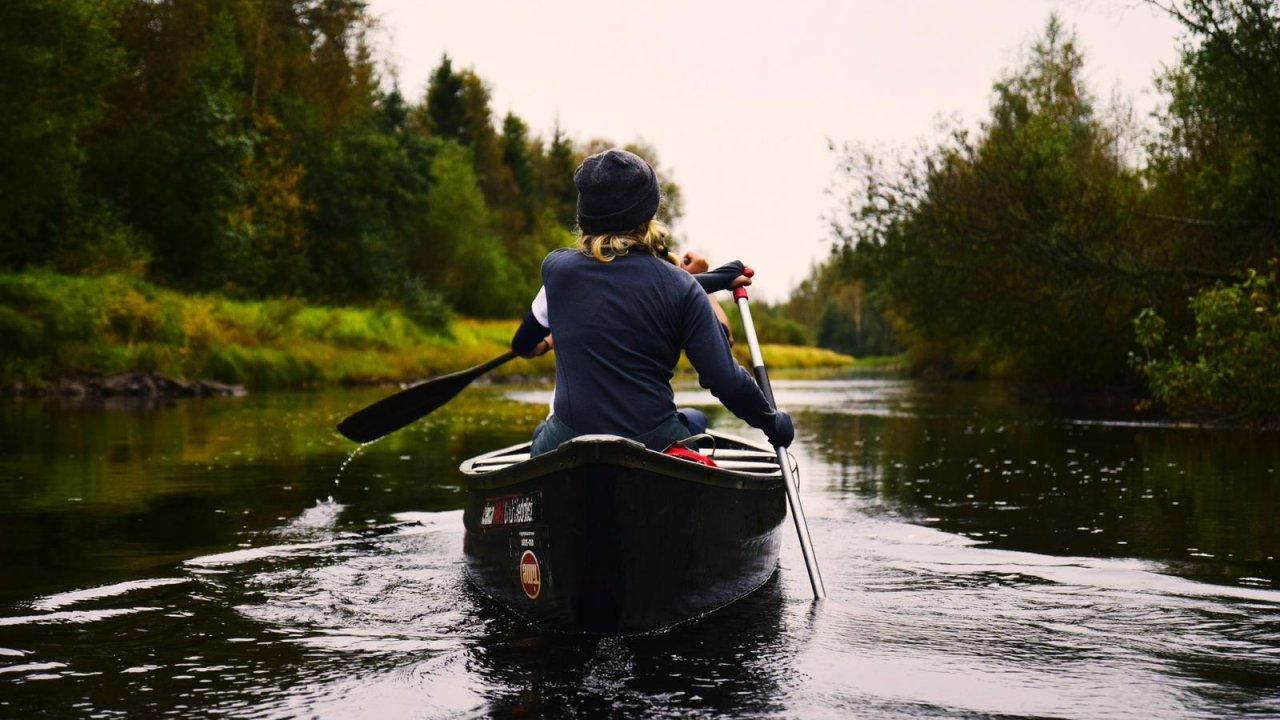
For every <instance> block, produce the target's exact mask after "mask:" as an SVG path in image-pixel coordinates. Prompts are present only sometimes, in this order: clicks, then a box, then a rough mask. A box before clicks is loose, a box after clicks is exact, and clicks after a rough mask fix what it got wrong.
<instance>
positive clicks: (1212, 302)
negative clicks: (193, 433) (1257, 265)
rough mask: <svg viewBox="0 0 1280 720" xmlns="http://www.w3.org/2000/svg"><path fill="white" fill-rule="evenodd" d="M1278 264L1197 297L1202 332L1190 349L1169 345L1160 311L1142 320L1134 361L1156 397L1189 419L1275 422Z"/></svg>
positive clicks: (1279, 374) (1279, 406) (1194, 307)
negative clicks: (1263, 271) (1212, 418)
mask: <svg viewBox="0 0 1280 720" xmlns="http://www.w3.org/2000/svg"><path fill="white" fill-rule="evenodd" d="M1278 267H1280V265H1278V264H1277V263H1276V262H1273V263H1272V264H1271V267H1270V270H1269V272H1267V273H1259V272H1257V271H1255V270H1249V271H1248V274H1247V276H1246V277H1245V279H1244V280H1243V281H1241V282H1239V283H1235V284H1230V285H1224V284H1219V285H1216V286H1214V287H1211V288H1208V289H1205V290H1201V291H1200V292H1199V293H1198V294H1196V296H1195V297H1193V298H1191V311H1192V314H1193V315H1194V317H1195V326H1196V329H1195V333H1194V334H1193V335H1192V336H1191V337H1190V338H1189V339H1188V340H1187V341H1186V343H1185V347H1184V348H1181V349H1179V348H1177V347H1175V346H1173V345H1169V346H1167V347H1162V345H1163V344H1164V342H1165V322H1164V320H1163V318H1161V317H1160V315H1158V314H1157V313H1156V312H1155V311H1154V310H1151V309H1146V310H1143V311H1142V312H1141V313H1139V314H1138V316H1137V317H1136V318H1135V319H1134V330H1135V334H1136V336H1137V340H1138V344H1139V346H1140V347H1141V348H1142V349H1143V352H1144V356H1143V357H1142V358H1137V357H1136V356H1135V357H1134V359H1133V363H1134V365H1135V366H1136V367H1137V368H1138V370H1139V371H1140V372H1141V373H1142V375H1143V377H1144V378H1145V379H1146V381H1147V384H1148V386H1149V387H1150V389H1151V394H1152V396H1153V397H1154V398H1155V399H1156V400H1157V401H1158V402H1159V403H1161V404H1162V405H1164V406H1165V407H1166V408H1167V409H1168V410H1169V411H1170V412H1172V413H1174V414H1176V415H1182V416H1199V417H1214V416H1216V417H1218V418H1221V419H1227V418H1230V419H1245V420H1249V421H1257V422H1267V421H1274V420H1276V419H1278V418H1280V291H1278V290H1277V283H1276V276H1277V268H1278Z"/></svg>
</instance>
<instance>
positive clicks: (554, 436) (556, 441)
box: [529, 408, 707, 456]
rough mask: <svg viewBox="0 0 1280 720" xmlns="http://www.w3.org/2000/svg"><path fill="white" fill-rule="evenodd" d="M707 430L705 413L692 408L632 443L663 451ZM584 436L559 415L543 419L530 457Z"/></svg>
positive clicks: (535, 431)
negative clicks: (673, 444)
mask: <svg viewBox="0 0 1280 720" xmlns="http://www.w3.org/2000/svg"><path fill="white" fill-rule="evenodd" d="M706 431H707V416H706V415H704V414H703V413H702V411H701V410H693V409H691V408H682V409H680V410H677V411H676V414H675V415H672V416H671V418H670V419H668V420H665V421H663V423H662V424H661V425H659V426H658V427H656V428H654V429H652V430H650V431H648V432H646V433H642V434H640V435H637V436H635V437H633V438H631V439H632V440H635V441H636V442H638V443H640V444H642V445H644V446H645V447H647V448H649V449H650V450H657V451H658V452H662V451H663V450H666V449H667V448H668V447H670V446H671V444H672V443H676V442H680V441H681V440H684V439H685V438H687V437H689V436H691V435H699V434H701V433H704V432H706ZM579 435H582V433H580V432H577V431H576V430H574V429H573V428H571V427H569V426H568V425H565V424H564V423H562V422H560V419H559V418H557V417H556V416H555V415H552V416H551V417H549V418H547V419H546V420H543V421H542V423H541V424H540V425H538V427H537V429H536V430H534V431H533V447H532V448H531V449H530V451H529V454H530V455H532V456H536V455H541V454H543V453H549V452H551V451H552V450H555V449H556V448H558V447H560V443H563V442H565V441H567V440H572V439H573V438H576V437H578V436H579Z"/></svg>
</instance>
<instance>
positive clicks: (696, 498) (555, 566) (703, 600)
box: [461, 433, 786, 635]
mask: <svg viewBox="0 0 1280 720" xmlns="http://www.w3.org/2000/svg"><path fill="white" fill-rule="evenodd" d="M711 435H712V437H713V438H714V442H715V447H714V449H711V448H709V447H706V446H703V447H701V448H700V450H701V452H703V453H704V454H706V455H707V456H709V457H711V458H713V459H714V460H715V462H716V464H717V465H718V467H709V466H706V465H701V464H698V463H695V462H691V461H689V460H683V459H678V458H675V457H671V456H669V455H664V454H662V453H658V452H653V451H651V450H647V449H645V448H644V446H643V445H640V444H639V443H636V442H633V441H631V440H626V439H624V438H620V437H616V436H612V435H588V436H584V437H579V438H576V439H574V440H571V441H569V442H567V443H565V444H563V445H561V446H560V448H558V449H557V450H555V451H554V452H550V453H547V454H545V455H540V456H538V457H536V458H532V459H530V458H529V444H528V443H523V444H521V445H514V446H512V447H509V448H503V449H501V450H495V451H493V452H489V453H486V454H484V455H480V456H477V457H474V458H471V459H470V460H467V461H466V462H464V463H462V466H461V470H462V473H463V474H464V475H465V476H466V478H467V484H468V488H467V505H466V510H465V512H464V514H463V523H464V525H465V526H466V536H465V540H464V543H463V550H464V553H465V556H466V571H467V575H468V577H469V578H470V579H471V582H472V583H473V584H474V585H475V586H476V587H477V588H478V589H479V590H480V591H481V592H483V593H484V594H485V595H487V596H489V597H490V598H492V599H493V600H495V601H497V602H498V603H499V604H501V605H502V606H504V607H506V608H508V609H509V610H510V611H512V612H513V613H515V614H516V615H517V616H519V617H520V618H523V619H524V620H525V621H527V622H529V623H531V624H533V625H535V626H537V627H539V628H542V629H547V630H553V631H561V632H569V633H591V634H611V635H612V634H622V635H626V634H634V633H644V632H650V631H656V630H661V629H664V628H668V627H671V626H673V625H676V624H679V623H682V622H685V621H688V620H692V619H694V618H697V617H701V616H703V615H706V614H707V613H710V612H712V611H714V610H716V609H718V608H721V607H724V606H725V605H728V604H729V603H732V602H733V601H734V600H737V599H739V598H741V597H744V596H745V595H748V594H749V593H751V592H752V591H754V590H756V589H757V588H759V587H760V586H761V585H763V584H764V583H765V582H766V581H768V580H769V578H770V577H771V576H772V575H773V573H774V572H775V570H776V569H777V566H778V549H779V545H780V542H781V536H780V527H781V525H782V522H783V520H784V519H785V518H786V495H785V489H784V486H783V480H782V475H781V473H780V471H779V468H778V464H777V460H776V457H775V455H774V453H773V450H772V449H770V448H769V447H767V446H764V445H758V444H755V443H752V442H749V441H747V440H743V439H741V438H737V437H733V436H731V435H726V434H723V433H711Z"/></svg>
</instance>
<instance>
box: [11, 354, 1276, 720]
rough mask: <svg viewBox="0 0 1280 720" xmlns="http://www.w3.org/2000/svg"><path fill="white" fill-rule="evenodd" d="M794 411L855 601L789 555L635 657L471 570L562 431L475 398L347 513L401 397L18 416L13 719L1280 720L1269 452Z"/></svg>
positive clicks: (975, 398)
mask: <svg viewBox="0 0 1280 720" xmlns="http://www.w3.org/2000/svg"><path fill="white" fill-rule="evenodd" d="M778 386H779V387H778V393H779V396H780V400H781V402H782V403H784V404H786V405H787V406H788V407H791V408H794V409H795V410H796V412H795V415H796V418H797V421H798V422H797V425H798V428H799V430H800V438H801V442H800V443H799V445H798V446H797V453H798V455H799V460H800V462H801V464H802V467H803V469H804V472H803V477H802V481H803V483H804V486H803V488H804V492H805V495H806V497H805V504H806V508H807V509H808V510H809V514H810V520H811V523H812V525H813V532H814V539H815V544H816V546H817V548H818V551H819V553H820V558H821V559H822V561H823V569H824V574H825V575H826V577H827V584H828V588H829V589H830V591H831V599H830V600H829V601H828V602H826V603H825V604H823V605H822V606H821V607H818V608H816V609H815V607H814V606H813V605H811V604H810V603H809V602H808V600H807V593H808V590H807V584H806V581H805V579H804V571H803V561H802V560H801V559H800V558H799V555H798V552H797V551H796V549H795V547H794V543H791V542H790V538H788V541H787V542H786V543H785V547H784V557H783V567H782V569H781V571H780V573H779V575H778V576H777V577H776V578H775V579H774V580H773V581H771V582H770V583H769V584H768V585H766V586H765V588H764V589H763V590H762V591H761V592H758V593H756V594H754V595H752V596H751V597H749V598H747V599H746V600H744V601H742V602H740V603H737V604H735V605H733V606H730V607H729V608H726V609H725V610H723V611H721V612H719V613H716V614H713V615H712V616H710V617H708V618H706V619H704V620H701V621H699V622H696V623H692V624H690V625H687V626H684V627H680V628H678V629H676V630H674V631H672V632H669V633H665V634H661V635H656V636H646V637H637V638H625V639H606V640H597V639H582V638H573V637H564V636H554V635H546V634H541V633H538V632H534V631H531V630H529V629H528V628H526V627H524V626H522V625H521V624H519V623H518V622H517V621H515V620H513V619H512V618H511V617H509V616H508V615H506V614H505V613H504V612H502V611H501V610H499V609H497V608H495V607H494V606H492V605H491V604H490V603H489V602H488V601H487V600H485V599H484V598H483V597H481V596H479V594H478V593H476V592H475V591H474V590H473V589H471V588H470V587H469V586H468V585H467V583H466V581H465V579H464V576H463V573H462V567H461V564H460V563H461V550H460V549H461V536H462V523H461V513H460V510H459V508H460V507H461V505H462V498H463V494H462V492H463V491H462V487H461V485H460V479H459V477H458V474H457V473H456V470H455V467H456V464H457V462H459V461H460V460H461V459H462V458H465V457H467V456H470V455H474V454H477V453H479V452H482V451H484V450H488V449H492V448H494V447H499V446H502V445H506V444H510V443H513V442H516V441H517V440H519V439H521V438H522V437H524V436H526V435H527V433H528V432H529V431H530V429H531V428H532V427H533V425H534V424H535V423H536V422H537V420H538V419H539V417H540V415H541V414H542V413H543V411H544V408H543V406H540V405H536V404H527V403H520V402H515V401H512V400H508V399H505V398H504V397H503V395H502V393H501V392H500V391H497V390H490V391H481V392H474V393H468V394H467V395H464V396H463V398H462V399H461V401H460V402H459V403H458V404H457V405H454V406H451V407H450V408H448V410H447V411H446V412H443V413H441V414H439V415H438V416H432V417H431V418H430V419H429V421H428V422H426V423H423V424H420V425H418V426H415V427H414V428H412V429H411V430H409V431H406V432H404V433H400V434H398V435H395V436H392V437H390V438H387V439H386V440H384V441H381V442H379V443H376V444H374V445H371V446H369V447H368V448H367V449H366V450H365V452H364V453H363V454H361V455H360V456H359V457H357V458H356V459H355V460H354V461H352V462H351V463H350V465H349V466H348V467H347V469H346V471H345V472H344V473H343V475H342V478H341V481H340V482H338V483H335V482H334V479H335V476H336V475H337V473H338V469H339V467H340V466H341V465H342V464H343V462H344V461H346V460H347V459H348V456H349V451H350V449H351V446H350V445H349V444H348V443H345V442H343V441H341V440H340V439H339V438H337V437H336V436H335V435H333V434H332V432H331V430H330V428H331V427H332V425H333V423H334V422H336V421H337V419H339V418H340V417H342V416H343V415H344V414H345V413H346V412H348V411H349V410H351V409H354V408H355V407H358V406H360V405H362V404H363V403H364V402H367V401H368V400H371V399H373V398H375V397H377V396H378V391H376V390H370V391H350V392H333V393H322V394H312V395H298V396H264V397H261V398H247V399H244V400H237V401H225V402H223V401H215V402H203V403H202V402H192V403H180V404H178V405H174V406H171V407H167V408H163V409H160V410H154V409H152V410H146V411H143V410H141V409H138V410H134V409H129V408H105V407H102V408H95V407H80V406H75V407H58V406H57V405H52V404H45V403H24V404H8V405H0V473H3V474H2V475H0V477H2V478H3V481H2V482H0V500H3V504H2V505H0V717H8V716H18V717H21V716H29V715H32V714H35V713H36V712H43V713H44V714H48V713H49V711H51V710H58V711H64V712H66V713H67V714H76V715H84V716H91V717H110V716H118V715H126V714H127V715H130V716H142V717H152V716H164V715H170V716H178V717H187V716H192V715H212V714H217V715H227V716H244V717H281V718H283V717H297V716H307V717H333V718H349V717H403V716H409V717H424V716H425V717H437V716H457V715H472V714H492V715H497V716H517V717H542V716H548V715H550V716H559V715H578V716H596V715H600V714H602V713H606V712H610V713H614V714H623V715H634V716H643V717H655V716H681V717H683V716H687V715H702V716H708V717H721V716H723V717H730V716H732V717H741V716H799V715H803V716H817V717H823V716H829V717H844V716H848V715H851V714H856V715H860V716H883V717H901V716H914V715H923V716H938V715H949V716H965V717H969V716H991V715H1017V716H1022V715H1051V716H1061V717H1082V718H1084V717H1087V718H1096V717H1132V716H1134V715H1138V714H1155V715H1158V716H1169V717H1203V716H1218V715H1222V714H1226V713H1240V712H1253V713H1257V714H1263V715H1267V714H1270V715H1275V714H1277V713H1280V698H1277V695H1276V693H1275V688H1276V687H1277V686H1280V592H1278V591H1276V590H1274V589H1272V583H1275V582H1277V581H1278V580H1280V578H1278V576H1277V571H1276V563H1275V560H1274V556H1275V554H1276V552H1277V550H1278V549H1280V538H1277V536H1276V534H1275V533H1276V530H1275V527H1274V516H1275V510H1276V508H1277V503H1276V502H1275V501H1276V495H1275V493H1276V491H1277V486H1278V481H1277V480H1276V477H1275V468H1276V467H1280V456H1278V455H1277V453H1278V452H1280V450H1277V448H1276V447H1275V446H1276V444H1275V443H1273V442H1271V440H1272V439H1273V438H1268V437H1266V436H1247V435H1246V436H1241V435H1237V434H1232V433H1222V432H1207V431H1198V430H1185V429H1172V428H1159V427H1130V426H1123V425H1115V424H1102V423H1093V422H1086V423H1082V422H1078V421H1079V420H1080V418H1072V417H1061V416H1056V415H1054V414H1053V413H1052V412H1049V411H1046V410H1045V409H1043V408H1038V407H1036V406H1033V405H1027V404H1021V403H1018V402H1015V401H1013V400H1011V399H1010V398H1008V397H1007V396H1005V395H1004V394H1003V393H1002V392H1001V391H999V389H996V388H990V387H983V386H978V385H920V384H915V383H911V382H906V381H901V380H896V379H892V378H854V379H849V380H835V381H795V382H780V383H778ZM545 395H546V393H545V391H535V392H532V393H529V394H526V395H525V396H523V397H524V398H525V399H529V400H541V401H544V400H545ZM681 401H682V402H691V403H699V402H707V401H709V398H708V397H707V396H705V395H703V394H701V393H698V392H685V393H682V397H681ZM713 418H714V422H716V423H717V424H719V425H720V426H722V427H726V428H728V429H730V430H740V431H743V432H745V429H744V428H741V426H739V425H737V424H736V423H735V422H734V421H733V420H732V418H729V417H726V416H725V415H724V414H723V413H721V414H715V415H714V416H713ZM67 708H70V709H69V710H68V709H67Z"/></svg>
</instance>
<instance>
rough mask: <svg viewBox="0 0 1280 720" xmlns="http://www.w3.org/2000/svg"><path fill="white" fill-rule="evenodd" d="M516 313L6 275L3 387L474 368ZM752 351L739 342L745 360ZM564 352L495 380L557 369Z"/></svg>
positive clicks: (259, 381)
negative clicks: (249, 296)
mask: <svg viewBox="0 0 1280 720" xmlns="http://www.w3.org/2000/svg"><path fill="white" fill-rule="evenodd" d="M515 326H516V321H514V320H477V319H470V318H456V319H454V320H452V321H450V322H449V323H448V326H447V328H444V329H442V330H434V329H428V328H424V327H422V326H421V325H419V324H418V323H416V322H415V321H414V320H413V319H411V318H410V317H409V316H408V315H407V314H406V313H405V312H403V311H402V310H400V309H398V308H396V307H392V306H383V307H347V306H314V305H310V304H307V303H305V302H303V301H301V300H294V299H277V300H259V301H246V300H232V299H228V298H225V297H222V296H219V295H197V294H186V293H180V292H176V291H173V290H169V289H165V288H160V287H157V286H154V285H151V284H149V283H146V282H144V281H142V280H139V279H137V278H133V277H128V276H123V275H106V276H100V277H78V276H69V275H61V274H57V273H51V272H43V271H28V272H23V273H4V274H0V386H2V387H4V388H7V389H9V390H11V391H12V390H15V389H19V388H20V389H21V390H22V391H23V392H24V393H27V394H32V393H36V394H40V393H54V392H57V390H58V388H59V387H60V386H66V383H67V382H68V381H77V382H80V381H83V380H84V379H86V378H102V377H112V376H120V375H124V374H129V373H146V374H158V375H161V376H164V377H167V378H172V379H173V380H175V381H181V382H187V383H190V382H197V381H213V382H217V383H225V384H228V385H242V386H244V387H246V388H247V389H249V390H251V391H255V390H272V389H287V388H307V387H320V386H324V385H338V384H342V385H358V384H382V383H393V382H399V381H405V380H412V379H416V378H423V377H429V376H433V375H439V374H442V373H448V372H453V371H455V370H460V369H462V368H466V367H470V366H472V365H475V364H477V363H480V362H483V361H485V360H488V359H489V358H492V357H494V356H495V355H498V354H500V353H502V352H504V351H505V350H506V348H507V343H508V342H509V340H510V338H511V334H512V333H513V332H514V330H515ZM745 350H746V349H745V348H737V352H738V353H739V354H740V356H741V357H743V358H745ZM764 351H765V354H766V357H767V359H768V361H769V364H770V367H775V368H778V369H788V368H796V369H820V368H840V367H852V366H853V365H854V364H855V361H854V359H853V358H852V357H849V356H847V355H841V354H839V353H835V352H832V351H830V350H824V349H822V348H813V347H798V346H790V345H766V346H765V347H764ZM554 368H555V360H554V356H544V357H542V358H536V359H533V360H527V361H522V362H517V363H509V364H507V365H505V366H503V367H501V368H498V369H497V370H495V371H494V373H493V375H494V377H495V378H499V379H500V378H507V377H510V378H516V377H519V378H530V377H549V376H551V375H552V374H553V373H554Z"/></svg>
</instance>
